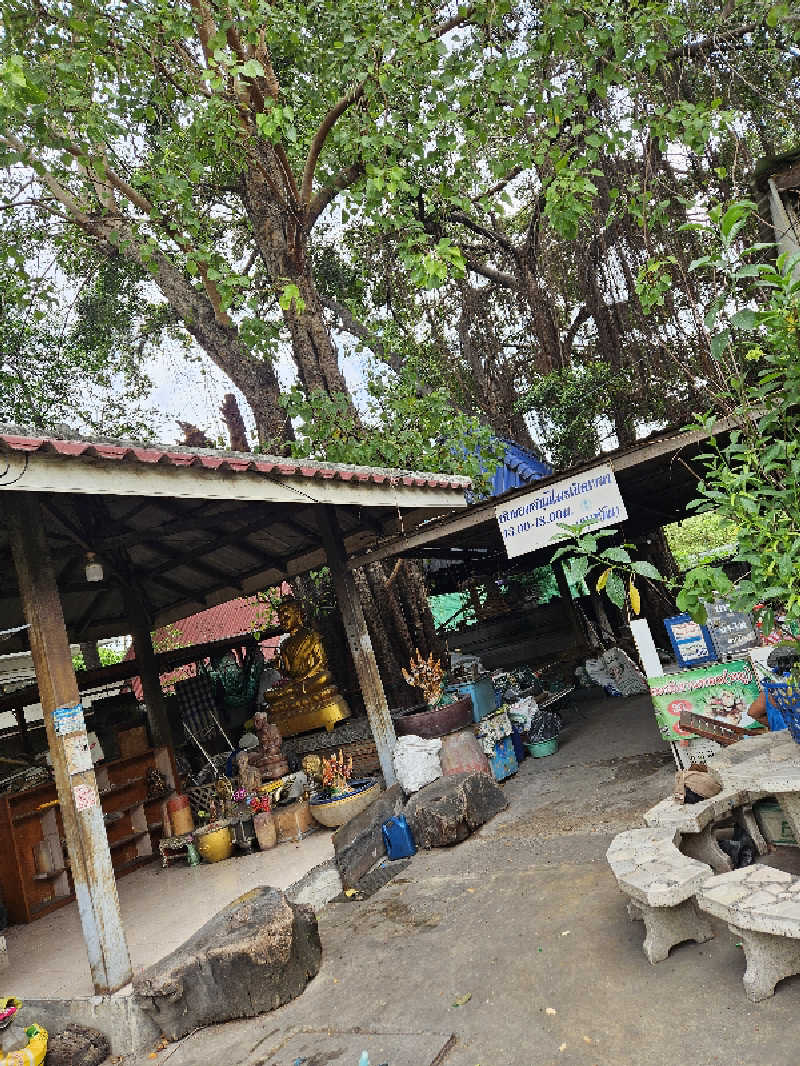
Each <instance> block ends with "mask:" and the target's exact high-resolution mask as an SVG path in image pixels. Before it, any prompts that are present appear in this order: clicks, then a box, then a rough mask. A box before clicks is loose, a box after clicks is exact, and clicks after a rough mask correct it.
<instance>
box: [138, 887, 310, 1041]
mask: <svg viewBox="0 0 800 1066" xmlns="http://www.w3.org/2000/svg"><path fill="white" fill-rule="evenodd" d="M321 958H322V946H321V944H320V940H319V933H318V931H317V920H316V918H315V917H314V911H313V910H312V908H311V907H308V906H306V905H305V904H294V903H289V902H288V900H287V899H286V897H285V896H284V894H283V892H280V891H279V890H278V889H277V888H256V889H253V891H252V892H247V893H245V894H244V895H243V896H239V898H238V899H235V900H234V901H233V902H232V903H229V904H228V906H227V907H225V908H224V909H223V910H221V911H220V912H219V913H218V914H216V915H215V916H214V917H213V918H212V919H211V920H210V921H208V922H206V924H205V925H204V926H203V927H202V928H201V929H198V931H197V932H196V933H195V934H194V936H192V937H190V938H189V939H188V940H187V941H186V942H185V943H184V944H182V945H181V946H180V947H179V948H176V950H175V951H173V952H172V953H171V954H170V955H167V957H166V958H164V959H161V960H160V962H157V963H155V964H154V965H153V966H150V967H149V968H148V969H146V970H144V971H143V972H142V973H140V974H137V976H136V977H134V979H133V990H134V994H135V995H136V996H137V998H138V1000H139V1002H140V1004H141V1005H142V1007H143V1008H144V1009H146V1010H149V1011H152V1012H153V1015H154V1020H155V1021H156V1023H157V1024H158V1025H160V1027H161V1031H162V1032H163V1034H164V1035H165V1036H166V1037H167V1038H168V1039H169V1040H179V1039H180V1038H181V1037H183V1036H186V1034H187V1033H190V1032H191V1031H192V1030H193V1029H197V1028H199V1027H200V1026H203V1025H215V1024H217V1023H218V1022H227V1021H230V1020H231V1019H233V1018H251V1017H253V1016H254V1015H256V1014H262V1013H264V1012H265V1011H270V1010H274V1009H275V1008H276V1007H280V1006H282V1005H283V1004H284V1003H288V1002H289V1000H291V999H294V998H295V997H296V996H299V995H300V993H301V992H302V991H303V990H304V988H305V987H306V985H307V984H308V982H309V980H310V979H311V978H312V977H314V976H315V975H316V974H317V973H318V972H319V967H320V961H321Z"/></svg>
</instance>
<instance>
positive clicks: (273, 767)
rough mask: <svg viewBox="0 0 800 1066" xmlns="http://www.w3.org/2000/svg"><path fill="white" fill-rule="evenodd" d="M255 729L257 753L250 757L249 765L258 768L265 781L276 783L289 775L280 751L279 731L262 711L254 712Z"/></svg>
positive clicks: (286, 764) (281, 742) (287, 765)
mask: <svg viewBox="0 0 800 1066" xmlns="http://www.w3.org/2000/svg"><path fill="white" fill-rule="evenodd" d="M255 727H256V733H257V734H258V752H257V754H255V755H251V756H250V759H249V762H250V765H251V766H256V767H258V769H259V770H260V771H261V775H262V777H263V778H265V779H266V780H267V781H276V780H277V779H278V778H279V777H284V776H285V775H286V774H288V773H289V764H288V762H287V761H286V759H285V757H284V755H283V752H282V751H281V746H282V744H283V738H282V737H281V734H280V730H279V729H278V727H277V726H276V725H272V724H271V723H270V722H269V720H268V718H267V715H266V714H265V713H264V712H263V711H256V715H255Z"/></svg>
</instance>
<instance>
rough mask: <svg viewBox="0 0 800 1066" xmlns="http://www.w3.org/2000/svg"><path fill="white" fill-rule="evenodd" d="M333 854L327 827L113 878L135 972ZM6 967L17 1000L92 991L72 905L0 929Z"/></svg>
mask: <svg viewBox="0 0 800 1066" xmlns="http://www.w3.org/2000/svg"><path fill="white" fill-rule="evenodd" d="M332 856H333V845H332V843H331V832H330V830H327V829H323V830H322V831H320V832H317V833H312V834H311V836H308V837H306V838H305V840H303V841H301V842H300V843H299V844H291V843H286V844H279V845H278V846H277V847H275V848H272V849H271V850H270V851H266V852H261V851H254V852H253V853H252V854H250V855H236V853H234V857H233V858H231V859H228V860H227V861H226V862H219V863H214V864H213V865H209V864H207V863H202V864H201V865H200V866H196V867H188V866H186V865H185V863H184V862H180V863H179V862H177V861H176V862H174V863H173V864H172V865H170V866H169V867H168V868H167V869H166V870H164V869H162V868H161V863H160V862H159V861H158V859H156V861H155V862H153V863H150V864H148V865H147V866H144V867H142V868H141V869H140V870H136V871H134V872H133V873H131V874H128V875H127V876H126V877H123V878H121V879H120V880H119V881H118V882H117V890H118V892H119V900H120V908H121V910H122V920H123V924H124V926H125V934H126V937H127V940H128V948H129V950H130V954H131V963H132V965H133V969H134V972H135V971H137V970H141V969H144V968H145V967H147V966H150V965H151V964H152V963H154V962H156V961H157V960H158V959H160V958H163V957H164V956H165V955H168V954H169V952H170V951H173V950H174V949H175V948H176V947H178V945H179V944H182V943H183V941H184V940H186V939H188V937H190V936H191V935H192V933H194V932H196V931H197V930H198V929H199V928H200V926H201V925H203V923H204V922H207V921H208V919H209V918H211V917H212V916H213V915H214V914H216V913H217V911H219V910H221V909H222V908H223V907H224V906H225V905H226V904H227V903H230V902H231V900H234V899H236V897H237V896H239V895H241V894H242V893H243V892H247V891H249V889H251V888H255V887H257V886H258V885H263V884H270V885H275V886H276V887H277V888H284V889H285V888H288V887H289V885H291V884H292V883H293V882H294V881H297V880H299V879H300V878H301V877H303V876H304V874H306V873H307V872H308V871H309V870H310V869H311V868H312V867H313V866H316V865H317V864H318V863H321V862H325V861H326V860H327V859H330V858H331V857H332ZM4 936H5V938H6V941H7V942H8V957H9V961H10V964H11V970H10V971H9V972H7V974H6V975H5V976H6V978H8V977H9V975H10V973H13V988H12V987H11V984H10V983H9V981H8V980H6V981H4V982H3V983H4V985H6V984H8V992H9V993H13V995H15V996H20V997H21V998H22V999H26V998H30V999H38V998H49V997H52V998H58V997H60V996H91V995H92V982H91V976H90V973H89V963H88V960H87V958H86V948H85V946H84V941H83V933H82V931H81V924H80V919H79V917H78V907H77V904H76V903H70V904H69V905H68V906H66V907H62V908H61V909H60V910H58V911H55V912H53V913H52V914H49V915H47V916H46V917H44V918H40V919H39V920H38V921H36V922H31V923H30V925H14V926H11V927H10V928H9V929H7V930H6V931H5V933H4Z"/></svg>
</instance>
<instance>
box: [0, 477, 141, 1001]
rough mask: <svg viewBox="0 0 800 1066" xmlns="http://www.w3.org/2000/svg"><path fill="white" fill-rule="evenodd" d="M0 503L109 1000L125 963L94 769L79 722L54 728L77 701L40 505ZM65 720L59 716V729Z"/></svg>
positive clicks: (86, 922) (90, 940)
mask: <svg viewBox="0 0 800 1066" xmlns="http://www.w3.org/2000/svg"><path fill="white" fill-rule="evenodd" d="M4 503H5V507H6V508H7V514H8V522H9V534H10V539H11V550H12V553H13V556H14V565H15V567H16V570H17V578H18V581H19V588H20V596H21V599H22V604H23V609H24V611H25V617H26V619H27V621H28V623H29V625H30V627H31V628H30V639H31V653H32V656H33V664H34V667H35V669H36V677H37V679H38V682H39V692H40V695H41V702H42V709H43V711H44V722H45V729H46V730H47V743H48V746H49V748H50V754H51V757H52V760H53V772H54V775H55V781H56V790H57V793H58V801H59V807H60V811H61V819H62V822H63V825H64V833H65V835H66V838H67V851H68V852H69V857H70V865H71V873H72V880H73V884H74V885H75V896H76V898H77V901H78V913H79V915H80V920H81V925H82V927H83V936H84V940H85V941H86V950H87V953H88V956H89V967H90V969H91V973H92V983H93V985H94V990H95V994H96V995H108V994H110V993H111V992H114V991H116V990H117V989H118V988H121V987H122V986H123V985H126V984H128V982H129V981H130V980H131V963H130V956H129V954H128V945H127V943H126V941H125V932H124V930H123V927H122V918H121V916H120V911H119V898H118V896H117V885H116V880H115V877H114V868H113V866H112V865H111V852H110V851H109V847H108V837H107V835H106V827H105V824H104V822H103V810H102V807H101V806H100V797H99V793H98V790H97V781H96V780H95V775H94V769H93V767H92V766H91V759H90V761H89V769H88V770H85V769H80V768H78V767H80V766H81V765H83V764H81V763H77V764H76V762H75V759H74V757H70V755H69V752H70V751H71V750H75V751H76V752H77V751H80V750H81V749H83V747H84V746H85V750H86V751H87V752H88V741H87V737H86V728H85V726H84V725H83V723H82V716H80V717H76V721H75V723H74V724H73V726H72V728H70V731H69V733H68V734H67V735H66V736H65V735H63V734H62V732H61V729H60V728H59V729H58V731H57V727H56V715H55V712H56V710H58V709H60V708H69V707H75V706H76V705H79V703H80V697H79V695H78V684H77V681H76V680H75V671H74V670H73V668H72V656H71V654H70V647H69V640H68V638H67V630H66V627H65V625H64V615H63V613H62V610H61V601H60V599H59V596H58V587H57V586H56V582H55V577H54V574H53V563H52V560H51V557H50V546H49V544H48V542H47V535H46V533H45V529H46V524H45V522H46V520H45V516H44V514H43V513H42V507H41V503H40V500H39V498H38V497H37V496H35V495H33V494H21V493H18V494H15V496H13V497H11V498H9V499H6V500H5V501H4ZM64 720H65V719H64V718H63V717H62V716H59V722H62V721H64ZM78 797H80V802H79V801H78Z"/></svg>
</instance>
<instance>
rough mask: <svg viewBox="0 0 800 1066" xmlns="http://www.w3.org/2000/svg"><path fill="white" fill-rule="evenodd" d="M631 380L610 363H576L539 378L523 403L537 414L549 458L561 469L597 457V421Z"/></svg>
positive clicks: (526, 410)
mask: <svg viewBox="0 0 800 1066" xmlns="http://www.w3.org/2000/svg"><path fill="white" fill-rule="evenodd" d="M626 384H627V382H626V376H625V374H624V373H622V372H619V371H617V372H614V371H613V370H612V369H611V367H610V366H608V365H607V364H606V363H602V362H597V363H588V364H586V365H581V364H579V363H575V364H573V365H572V366H569V367H565V368H564V369H562V370H551V371H550V372H549V373H547V374H542V375H541V376H539V377H537V378H536V379H535V380H534V381H533V383H532V384H531V385H530V386H529V387H528V389H527V390H526V391H525V393H524V394H523V395H522V397H521V398H520V399H519V401H518V407H519V410H520V411H522V412H524V413H525V414H530V415H532V416H533V417H534V420H535V422H536V424H537V427H538V436H539V437H540V438H541V439H542V440H544V441H546V448H545V452H546V458H547V459H548V460H549V462H550V463H552V464H553V466H554V467H555V468H556V469H562V468H565V467H569V466H572V465H573V464H574V463H578V462H580V461H581V460H582V459H590V458H592V456H595V455H597V453H598V451H599V450H600V437H599V432H598V428H597V426H598V420H599V418H600V417H601V415H603V414H604V413H605V412H606V411H607V410H608V407H609V402H610V401H612V400H613V397H614V396H615V395H619V394H621V393H623V392H624V391H625V388H626Z"/></svg>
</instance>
